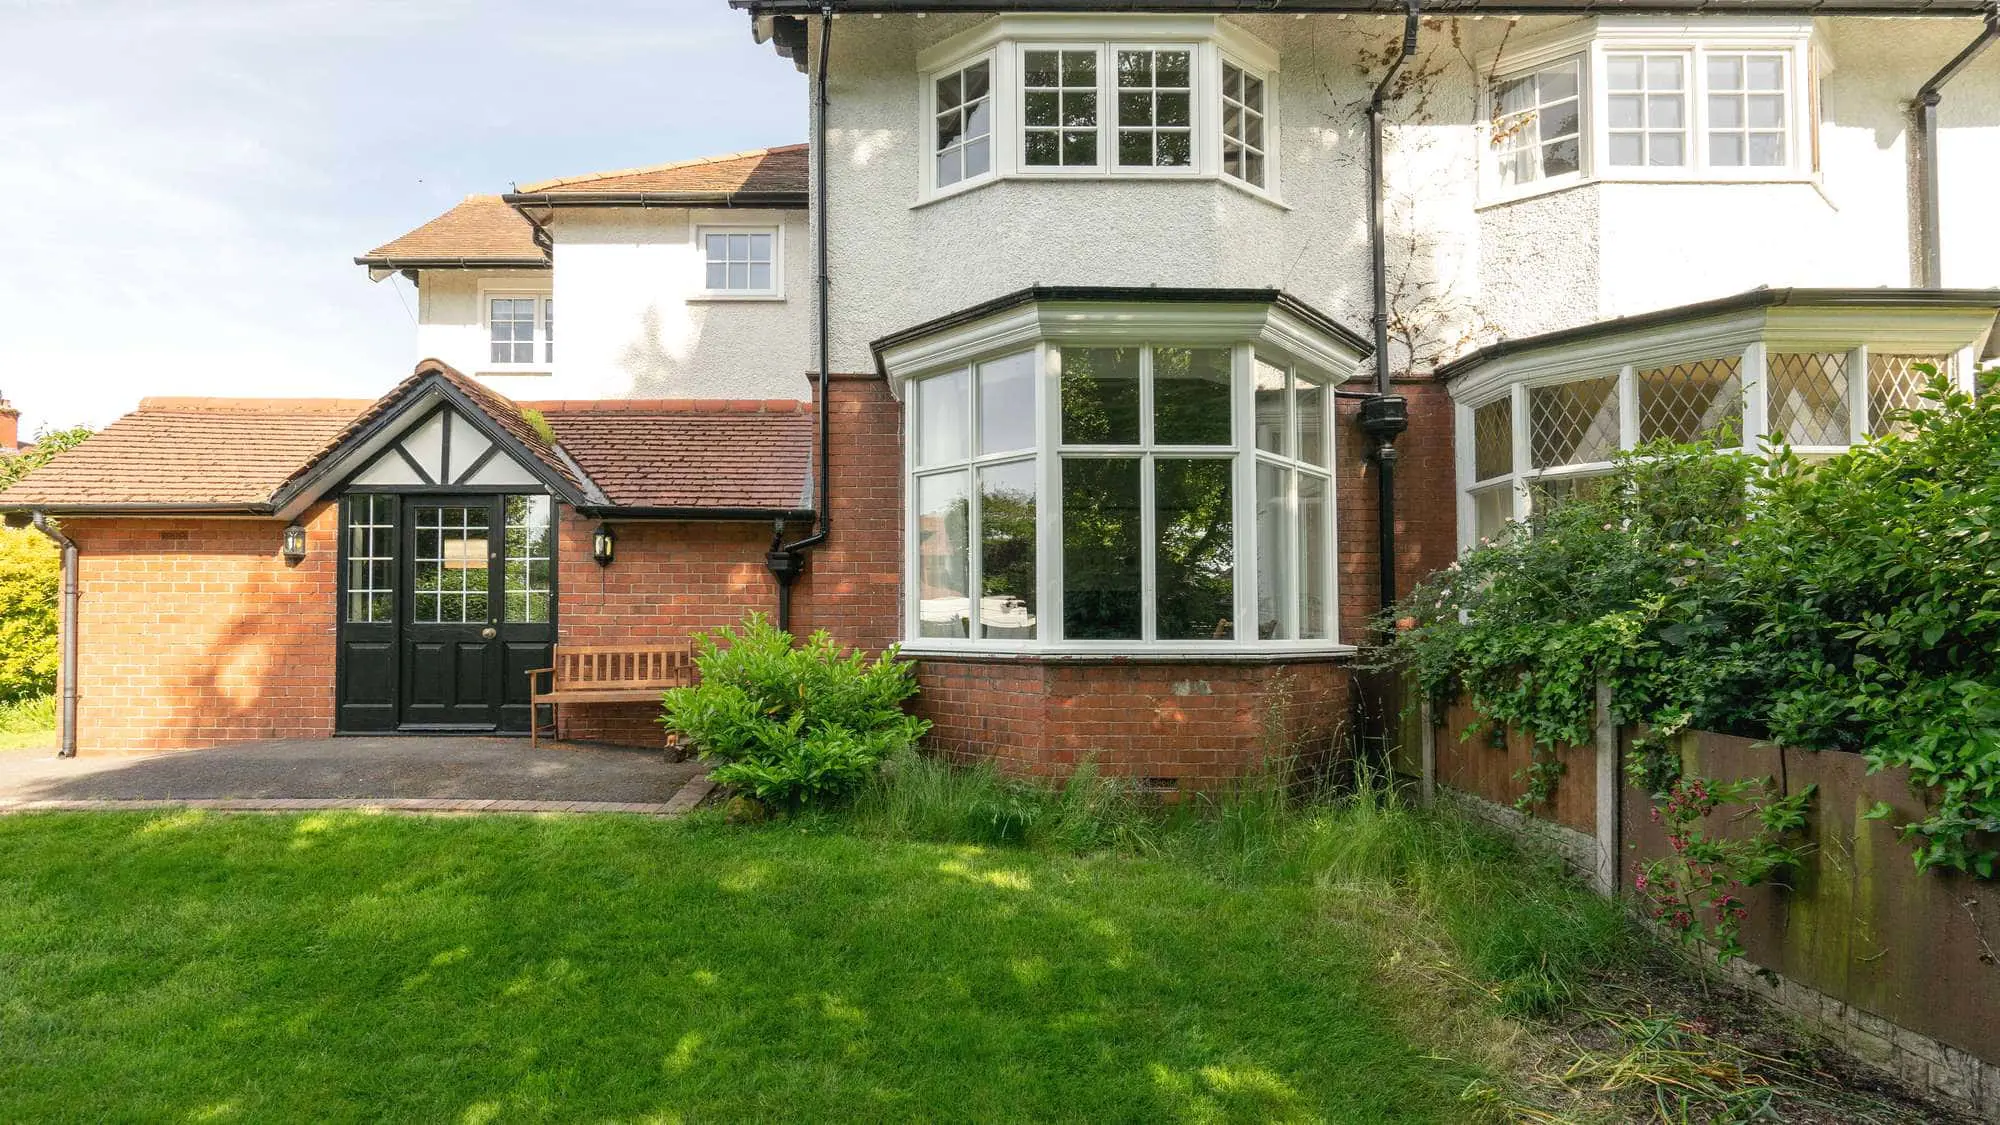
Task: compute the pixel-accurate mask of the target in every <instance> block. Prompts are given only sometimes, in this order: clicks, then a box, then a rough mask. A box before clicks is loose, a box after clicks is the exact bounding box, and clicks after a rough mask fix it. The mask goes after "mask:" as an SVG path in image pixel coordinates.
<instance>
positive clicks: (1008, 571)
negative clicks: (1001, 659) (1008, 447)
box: [979, 461, 1036, 638]
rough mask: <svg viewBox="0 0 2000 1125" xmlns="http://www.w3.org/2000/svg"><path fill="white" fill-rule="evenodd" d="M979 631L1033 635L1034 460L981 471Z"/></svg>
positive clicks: (991, 633) (1017, 635)
mask: <svg viewBox="0 0 2000 1125" xmlns="http://www.w3.org/2000/svg"><path fill="white" fill-rule="evenodd" d="M979 489H980V493H979V520H980V523H979V537H980V543H979V552H980V554H979V566H980V577H979V583H980V594H981V599H980V615H981V616H980V630H981V633H982V635H984V636H987V637H1014V638H1032V637H1033V636H1034V635H1035V617H1036V612H1035V601H1036V598H1035V463H1034V462H1033V461H1016V462H1013V463H1011V464H1006V465H997V466H993V467H991V468H986V469H982V470H980V474H979Z"/></svg>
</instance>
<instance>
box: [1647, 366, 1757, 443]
mask: <svg viewBox="0 0 2000 1125" xmlns="http://www.w3.org/2000/svg"><path fill="white" fill-rule="evenodd" d="M1739 362H1740V361H1739V360H1738V359H1737V358H1736V357H1734V356H1730V357H1726V358H1722V359H1710V360H1703V361H1702V362H1700V363H1682V364H1676V365H1675V366H1673V367H1663V368H1659V369H1657V370H1653V371H1641V372H1639V440H1640V441H1655V440H1658V439H1661V438H1665V439H1667V440H1669V441H1683V442H1685V441H1704V440H1706V441H1716V442H1725V443H1726V442H1734V441H1736V440H1737V439H1740V438H1741V437H1742V436H1743V386H1742V381H1741V380H1740V379H1739V378H1738V375H1737V369H1738V365H1739Z"/></svg>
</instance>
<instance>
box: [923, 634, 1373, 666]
mask: <svg viewBox="0 0 2000 1125" xmlns="http://www.w3.org/2000/svg"><path fill="white" fill-rule="evenodd" d="M1358 651H1359V650H1358V649H1356V648H1355V647H1354V646H1353V645H1346V644H1337V643H1334V642H1331V641H1311V642H1307V643H1302V644H1260V645H1257V646H1255V647H1252V646H1249V645H1243V644H1234V643H1231V644H1227V645H1189V644H1180V645H1172V644H1152V645H1143V646H1138V645H1132V646H1120V647H1108V648H1085V647H1079V646H1064V647H1060V648H1058V647H1039V648H1038V647H1034V646H1029V645H981V646H977V647H974V646H967V645H952V644H940V643H938V642H937V641H936V640H935V639H925V640H921V641H904V642H903V644H902V646H901V648H900V653H901V655H903V656H910V657H917V658H936V659H945V660H973V661H992V662H995V663H1024V664H1027V663H1106V664H1275V663H1282V662H1286V661H1299V660H1314V661H1318V660H1346V659H1349V658H1351V657H1353V656H1354V654H1355V653H1356V652H1358Z"/></svg>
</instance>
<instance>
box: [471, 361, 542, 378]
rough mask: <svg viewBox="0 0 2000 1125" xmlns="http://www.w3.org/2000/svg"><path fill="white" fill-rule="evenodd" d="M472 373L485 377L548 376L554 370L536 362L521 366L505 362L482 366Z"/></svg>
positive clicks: (476, 376)
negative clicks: (535, 363)
mask: <svg viewBox="0 0 2000 1125" xmlns="http://www.w3.org/2000/svg"><path fill="white" fill-rule="evenodd" d="M472 374H473V376H474V377H475V378H485V377H487V376H501V375H530V376H533V375H542V376H547V375H553V374H554V372H553V371H551V370H549V368H548V367H547V366H546V365H544V366H539V367H538V366H536V365H534V364H523V365H522V366H520V367H509V366H507V365H505V364H495V365H491V366H488V367H482V368H480V369H479V370H477V371H474V372H473V373H472Z"/></svg>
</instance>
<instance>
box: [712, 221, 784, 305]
mask: <svg viewBox="0 0 2000 1125" xmlns="http://www.w3.org/2000/svg"><path fill="white" fill-rule="evenodd" d="M780 240H781V235H780V232H779V230H778V228H777V227H768V226H764V227H714V226H707V227H701V228H699V229H698V231H697V242H698V243H699V245H700V246H701V253H702V295H703V296H705V297H753V298H754V297H765V298H776V297H780V296H782V295H783V288H782V284H781V282H782V278H781V276H780V275H781V273H782V262H781V259H780V255H779V243H780Z"/></svg>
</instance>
